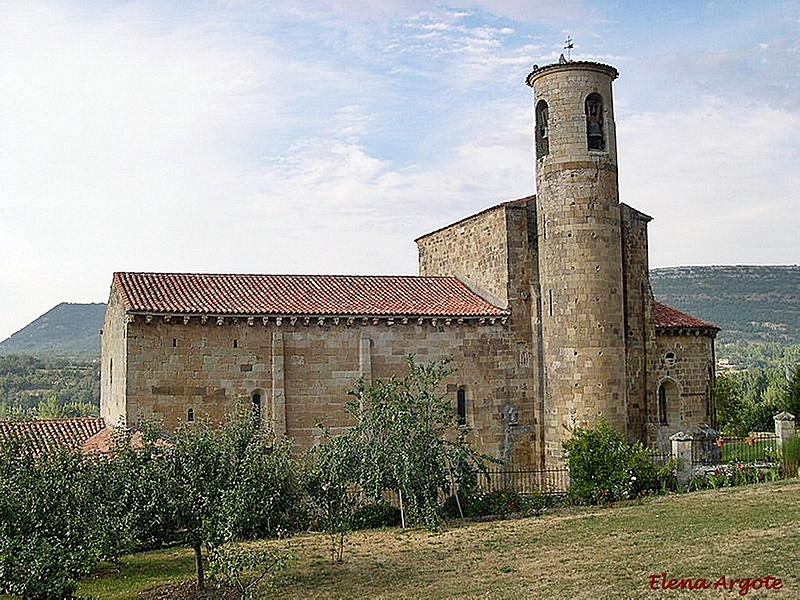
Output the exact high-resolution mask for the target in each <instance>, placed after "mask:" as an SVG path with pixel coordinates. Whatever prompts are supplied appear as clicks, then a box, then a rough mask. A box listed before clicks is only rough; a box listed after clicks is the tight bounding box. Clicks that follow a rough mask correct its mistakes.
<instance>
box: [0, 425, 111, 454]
mask: <svg viewBox="0 0 800 600" xmlns="http://www.w3.org/2000/svg"><path fill="white" fill-rule="evenodd" d="M105 426H106V423H105V421H104V420H103V419H102V418H93V417H78V418H71V419H35V420H33V421H9V420H0V445H2V444H6V443H8V442H10V441H12V440H20V441H22V442H23V443H26V444H29V445H30V449H31V452H32V453H33V454H34V455H36V456H39V455H41V454H43V453H45V452H49V451H52V450H55V449H57V448H58V447H60V446H66V447H67V448H70V449H72V450H80V449H82V448H83V445H84V443H85V442H86V440H88V439H89V438H91V437H92V436H94V435H96V434H97V433H98V432H100V431H101V430H103V429H105Z"/></svg>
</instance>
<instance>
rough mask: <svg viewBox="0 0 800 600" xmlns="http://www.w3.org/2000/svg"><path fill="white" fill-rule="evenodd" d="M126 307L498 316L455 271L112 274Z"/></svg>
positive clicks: (135, 309) (194, 311)
mask: <svg viewBox="0 0 800 600" xmlns="http://www.w3.org/2000/svg"><path fill="white" fill-rule="evenodd" d="M114 284H115V287H116V289H117V290H118V291H119V293H120V295H121V297H122V302H123V304H124V306H125V309H126V310H127V311H129V312H143V313H159V314H190V315H191V314H193V315H204V314H211V315H321V316H327V315H352V316H442V317H472V316H476V317H477V316H504V315H507V314H508V311H506V310H503V309H501V308H498V307H496V306H494V305H492V304H490V303H489V302H487V301H486V300H484V299H483V298H481V297H480V296H478V295H477V294H476V293H474V292H473V291H471V290H470V289H469V288H468V287H467V286H466V285H464V284H463V283H462V282H461V281H459V280H458V279H456V278H455V277H415V276H403V275H388V276H382V275H381V276H366V275H230V274H229V275H222V274H207V273H206V274H202V273H114Z"/></svg>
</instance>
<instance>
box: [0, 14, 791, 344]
mask: <svg viewBox="0 0 800 600" xmlns="http://www.w3.org/2000/svg"><path fill="white" fill-rule="evenodd" d="M799 32H800V4H798V3H797V2H796V1H787V2H779V1H770V0H764V1H761V2H737V1H735V0H724V1H723V0H720V1H717V2H689V1H683V2H680V1H672V2H648V1H642V0H638V1H622V0H620V1H616V2H612V1H608V2H588V1H586V2H584V1H580V0H565V1H563V2H560V3H556V2H552V0H547V1H546V2H539V1H537V0H525V1H523V0H520V1H516V0H514V1H509V2H501V1H499V0H483V1H479V0H474V1H472V2H449V3H447V4H440V5H436V4H434V3H431V2H422V1H417V0H407V1H404V2H393V1H389V0H360V1H357V2H348V1H346V0H332V1H330V2H328V1H320V2H314V3H311V2H293V1H292V0H285V1H283V2H281V3H272V2H266V1H264V2H248V1H246V0H239V1H234V0H231V1H229V2H193V3H185V2H175V3H169V2H164V1H152V2H139V1H132V2H96V3H95V2H86V1H82V2H77V1H76V2H67V1H65V2H22V1H4V0H0V64H2V65H3V67H2V69H0V308H1V309H2V310H0V339H5V338H6V337H7V336H9V335H11V334H12V333H13V332H14V331H16V330H18V329H20V328H21V327H23V326H24V325H26V324H27V323H29V322H30V321H32V320H33V319H35V318H36V317H38V316H39V315H40V314H42V313H44V312H45V311H46V310H48V309H50V308H52V307H53V306H54V305H55V304H57V303H59V302H62V301H70V302H93V301H94V302H100V301H105V300H106V298H107V296H108V288H109V285H110V282H111V274H112V273H113V272H114V271H121V270H129V271H177V272H183V271H188V272H260V273H301V274H307V273H343V274H348V273H363V274H381V273H383V274H406V273H408V274H413V273H415V272H416V248H415V245H414V243H413V239H414V238H416V237H418V236H419V235H421V234H423V233H425V232H427V231H431V230H433V229H436V228H438V227H441V226H443V225H445V224H447V223H449V222H451V221H453V220H456V219H459V218H461V217H463V216H466V215H468V214H471V213H472V212H476V211H478V210H482V209H483V208H486V207H488V206H491V205H493V204H495V203H498V202H501V201H505V200H509V199H512V198H517V197H522V196H526V195H529V194H531V193H534V192H535V182H534V176H533V154H532V140H531V137H532V136H531V90H530V89H529V88H528V87H526V86H525V85H524V79H525V76H526V75H527V74H528V72H529V71H530V68H531V66H532V65H533V64H539V65H542V64H546V63H548V62H551V61H554V60H557V58H558V55H559V54H560V53H561V51H562V46H563V43H564V40H565V38H566V37H567V36H568V35H569V36H572V38H573V39H574V45H575V48H574V50H573V51H572V57H573V58H574V59H578V60H596V61H601V62H607V63H609V64H612V65H614V66H616V67H617V68H618V69H619V71H620V78H619V79H618V80H617V82H616V84H615V91H614V93H615V110H616V121H617V134H618V145H619V161H620V192H621V200H622V201H623V202H626V203H628V204H630V205H632V206H634V207H636V208H637V209H639V210H641V211H643V212H645V213H647V214H649V215H651V216H653V217H654V221H653V222H652V223H651V229H650V248H651V252H650V259H651V265H652V266H670V265H690V264H797V263H798V262H800V258H799V257H800V241H798V238H799V237H800V236H798V234H797V232H798V230H799V229H800V217H798V210H797V199H798V189H800V173H799V172H798V165H800V35H799Z"/></svg>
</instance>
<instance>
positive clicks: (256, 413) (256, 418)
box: [252, 392, 261, 429]
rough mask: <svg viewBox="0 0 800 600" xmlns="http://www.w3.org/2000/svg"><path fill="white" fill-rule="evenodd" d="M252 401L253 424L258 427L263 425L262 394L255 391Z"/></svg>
mask: <svg viewBox="0 0 800 600" xmlns="http://www.w3.org/2000/svg"><path fill="white" fill-rule="evenodd" d="M252 403H253V406H252V411H253V412H252V418H253V425H254V426H255V428H256V429H258V428H260V427H261V394H259V393H258V392H253V396H252Z"/></svg>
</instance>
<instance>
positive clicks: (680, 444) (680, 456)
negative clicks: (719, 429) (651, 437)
mask: <svg viewBox="0 0 800 600" xmlns="http://www.w3.org/2000/svg"><path fill="white" fill-rule="evenodd" d="M669 439H670V442H672V458H674V459H676V460H677V461H678V485H686V484H687V483H689V479H690V478H691V476H692V445H693V443H694V438H693V437H692V436H691V435H689V434H688V433H684V432H682V431H679V432H678V433H676V434H675V435H672V436H670V438H669Z"/></svg>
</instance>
